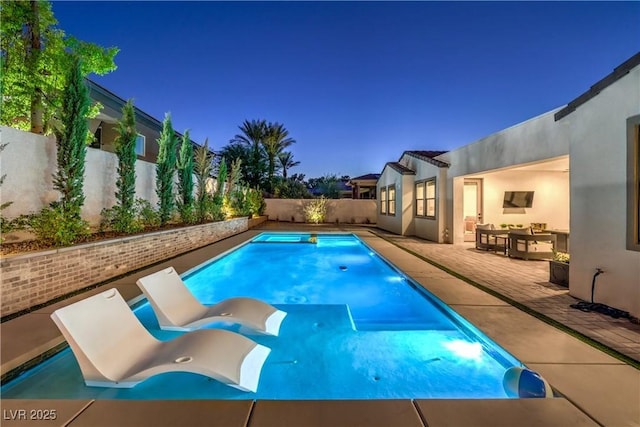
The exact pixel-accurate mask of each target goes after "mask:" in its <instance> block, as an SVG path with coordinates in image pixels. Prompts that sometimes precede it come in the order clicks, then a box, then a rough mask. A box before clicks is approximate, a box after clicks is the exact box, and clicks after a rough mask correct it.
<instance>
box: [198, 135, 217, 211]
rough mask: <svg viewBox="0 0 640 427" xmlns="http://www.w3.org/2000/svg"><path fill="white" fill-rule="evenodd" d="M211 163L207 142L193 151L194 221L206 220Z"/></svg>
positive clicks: (211, 156) (211, 157) (211, 158)
mask: <svg viewBox="0 0 640 427" xmlns="http://www.w3.org/2000/svg"><path fill="white" fill-rule="evenodd" d="M212 163H213V155H212V154H211V152H210V151H209V140H208V139H206V140H205V141H204V145H201V146H199V147H198V148H196V150H195V164H194V170H195V173H196V181H197V184H198V186H197V189H196V200H195V208H196V220H197V221H198V222H204V221H205V220H206V219H207V205H208V203H207V201H208V199H209V194H208V193H207V181H208V180H209V177H210V176H211V166H212Z"/></svg>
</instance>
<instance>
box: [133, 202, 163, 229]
mask: <svg viewBox="0 0 640 427" xmlns="http://www.w3.org/2000/svg"><path fill="white" fill-rule="evenodd" d="M135 211H136V220H137V222H138V223H139V224H140V225H141V226H142V227H143V228H149V227H157V226H159V225H160V214H159V213H158V211H156V210H155V209H154V208H153V205H151V202H150V201H148V200H146V199H142V198H139V199H136V203H135Z"/></svg>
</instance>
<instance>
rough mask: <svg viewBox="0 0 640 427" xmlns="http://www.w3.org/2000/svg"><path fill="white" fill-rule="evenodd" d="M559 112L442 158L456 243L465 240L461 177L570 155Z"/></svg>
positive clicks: (448, 218)
mask: <svg viewBox="0 0 640 427" xmlns="http://www.w3.org/2000/svg"><path fill="white" fill-rule="evenodd" d="M556 111H557V110H553V111H550V112H547V113H545V114H542V115H540V116H538V117H534V118H532V119H530V120H527V121H525V122H522V123H519V124H517V125H515V126H512V127H510V128H507V129H504V130H502V131H500V132H497V133H495V134H492V135H489V136H487V137H485V138H482V139H480V140H478V141H476V142H474V143H472V144H469V145H466V146H464V147H461V148H459V149H456V150H452V151H450V152H448V153H445V154H442V155H441V156H439V157H438V159H440V160H443V161H445V162H447V163H449V165H450V167H449V168H448V170H447V190H446V191H447V193H446V196H443V198H444V199H445V203H446V206H447V210H446V227H447V229H448V230H450V233H453V238H452V240H453V242H454V243H462V241H463V229H462V227H463V217H462V216H463V213H462V206H463V200H462V199H463V197H462V196H463V194H462V193H463V182H462V180H461V179H459V178H460V177H464V176H474V177H479V176H480V175H481V174H482V173H486V172H492V171H497V170H500V169H505V168H509V167H513V166H516V165H524V164H529V163H533V162H538V161H541V160H547V159H552V158H556V157H561V156H566V155H568V154H569V137H568V127H567V126H566V125H564V124H563V123H559V122H555V121H554V117H553V116H554V114H555V112H556ZM486 188H487V185H485V189H486ZM441 200H443V199H441ZM500 206H502V205H500ZM487 220H488V218H487V217H486V216H485V221H487ZM509 222H510V221H509ZM534 222H537V221H534ZM522 223H524V221H522Z"/></svg>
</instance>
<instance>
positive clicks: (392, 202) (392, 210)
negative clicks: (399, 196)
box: [387, 187, 396, 215]
mask: <svg viewBox="0 0 640 427" xmlns="http://www.w3.org/2000/svg"><path fill="white" fill-rule="evenodd" d="M388 204H389V208H388V209H387V212H389V215H395V214H396V187H389V200H388Z"/></svg>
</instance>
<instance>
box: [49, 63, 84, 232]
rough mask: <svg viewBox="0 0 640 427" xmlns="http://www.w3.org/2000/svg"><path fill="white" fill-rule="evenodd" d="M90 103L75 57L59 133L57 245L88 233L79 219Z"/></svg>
mask: <svg viewBox="0 0 640 427" xmlns="http://www.w3.org/2000/svg"><path fill="white" fill-rule="evenodd" d="M89 105H90V100H89V95H88V90H87V87H86V86H85V84H84V78H83V76H82V72H81V64H80V60H79V58H78V57H77V56H74V57H73V58H72V61H71V66H70V68H69V71H68V76H67V86H66V88H65V91H64V97H63V101H62V111H61V114H60V119H61V122H62V125H63V129H62V130H59V131H58V132H56V144H57V147H58V153H57V160H58V171H57V172H56V173H55V174H54V176H53V187H54V188H55V189H56V190H58V191H59V192H60V194H61V197H60V200H59V201H58V202H56V203H54V204H53V208H55V209H57V210H58V212H59V214H60V216H61V220H62V223H61V224H60V233H59V235H60V236H61V238H60V239H58V240H57V241H56V243H57V244H69V243H72V242H73V241H75V240H76V238H77V236H79V235H81V234H83V233H85V232H86V222H85V221H83V220H82V217H81V216H80V210H81V208H82V205H83V204H84V193H83V186H84V164H85V157H86V154H87V133H88V124H87V119H86V114H87V110H88V109H89Z"/></svg>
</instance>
